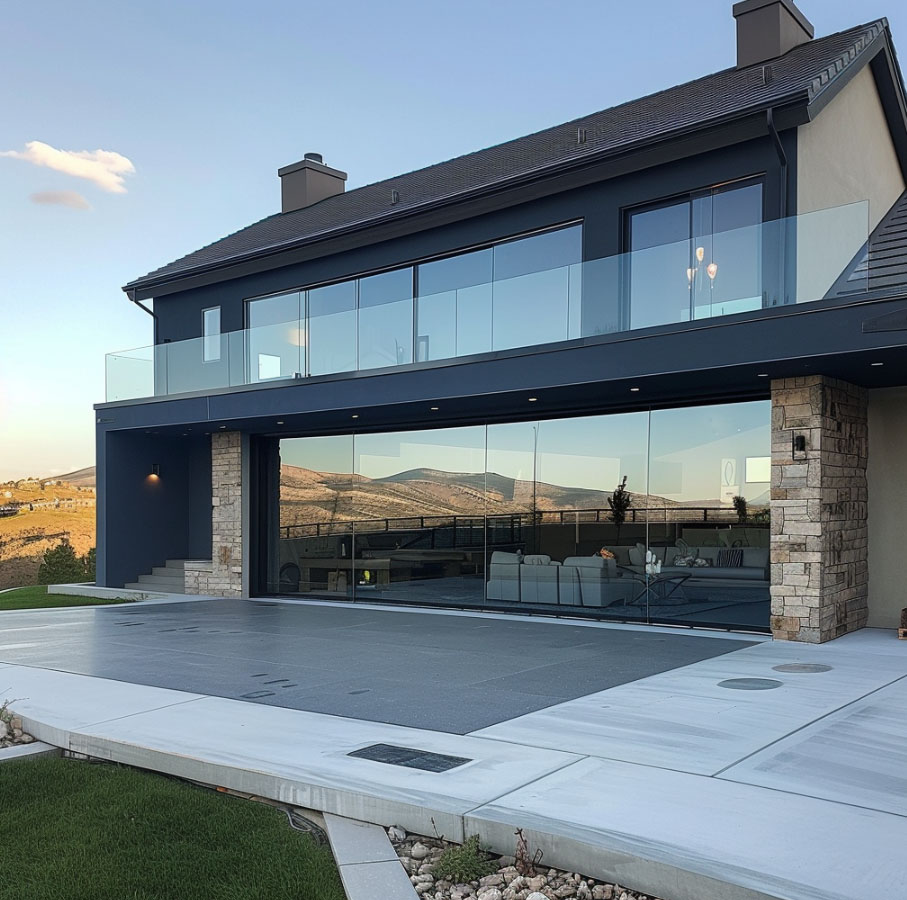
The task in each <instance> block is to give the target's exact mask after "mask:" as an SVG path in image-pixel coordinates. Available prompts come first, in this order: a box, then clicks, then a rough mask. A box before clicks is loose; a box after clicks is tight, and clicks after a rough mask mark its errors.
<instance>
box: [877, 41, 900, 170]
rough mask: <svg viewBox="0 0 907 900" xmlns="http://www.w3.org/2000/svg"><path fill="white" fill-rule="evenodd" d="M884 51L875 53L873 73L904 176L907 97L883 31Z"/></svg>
mask: <svg viewBox="0 0 907 900" xmlns="http://www.w3.org/2000/svg"><path fill="white" fill-rule="evenodd" d="M885 50H886V52H885V53H878V54H876V55H875V56H874V57H873V59H872V62H871V65H872V74H873V75H874V76H875V80H876V89H877V90H878V92H879V99H880V100H881V101H882V109H884V110H885V116H886V118H887V119H888V127H889V130H890V132H891V139H892V141H893V142H894V147H895V152H896V153H897V155H898V159H899V160H900V163H901V170H902V171H903V172H904V173H905V176H907V98H905V91H904V77H903V75H902V73H901V67H900V66H899V65H898V59H897V54H896V53H895V51H894V46H893V44H892V43H891V36H890V34H889V32H888V29H886V30H885Z"/></svg>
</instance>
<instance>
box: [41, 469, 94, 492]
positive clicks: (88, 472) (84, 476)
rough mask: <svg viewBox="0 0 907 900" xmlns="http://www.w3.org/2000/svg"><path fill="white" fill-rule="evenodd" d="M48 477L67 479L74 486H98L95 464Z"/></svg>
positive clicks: (59, 479) (55, 479)
mask: <svg viewBox="0 0 907 900" xmlns="http://www.w3.org/2000/svg"><path fill="white" fill-rule="evenodd" d="M48 477H49V478H52V479H53V480H54V481H66V482H68V483H69V484H71V485H73V486H74V487H81V488H93V487H97V478H96V477H95V469H94V466H88V467H87V468H85V469H76V471H75V472H68V473H67V474H66V475H51V476H48Z"/></svg>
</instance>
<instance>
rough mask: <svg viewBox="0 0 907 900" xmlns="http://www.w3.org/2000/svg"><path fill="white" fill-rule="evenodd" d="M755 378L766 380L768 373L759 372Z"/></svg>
mask: <svg viewBox="0 0 907 900" xmlns="http://www.w3.org/2000/svg"><path fill="white" fill-rule="evenodd" d="M756 377H757V378H768V372H760V373H759V374H758V375H757V376H756Z"/></svg>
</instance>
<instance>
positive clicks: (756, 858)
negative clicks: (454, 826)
mask: <svg viewBox="0 0 907 900" xmlns="http://www.w3.org/2000/svg"><path fill="white" fill-rule="evenodd" d="M516 826H519V827H522V828H523V829H524V831H525V834H526V837H527V839H528V840H529V842H530V846H537V845H541V846H543V847H545V848H546V858H548V857H549V851H550V855H552V856H556V857H557V858H558V859H559V860H560V861H561V862H562V863H566V864H567V867H568V868H569V869H570V870H571V871H579V872H588V871H590V868H591V867H598V868H602V867H604V868H606V869H609V870H610V871H612V872H614V873H615V874H616V877H617V880H618V881H619V882H620V883H621V884H622V885H625V886H627V887H630V888H637V889H638V890H641V891H645V892H646V893H649V894H654V895H655V896H658V897H666V898H670V900H704V898H715V900H769V898H771V900H778V898H783V900H818V898H821V900H854V898H860V900H870V898H876V897H878V898H885V900H904V898H905V897H907V881H905V879H904V875H903V865H902V860H901V857H902V851H901V849H900V848H902V847H903V845H904V842H905V841H907V818H904V817H902V816H894V815H890V814H888V813H884V812H878V811H875V810H865V809H858V808H855V807H852V806H846V805H844V804H840V803H829V802H827V801H824V800H815V799H812V798H809V797H803V796H800V795H798V794H789V793H783V792H780V791H770V790H765V789H764V788H759V787H754V786H752V785H743V784H735V783H733V782H729V781H722V780H721V779H718V778H709V777H704V776H700V775H688V774H684V773H679V772H671V771H667V770H665V769H657V768H653V767H651V766H639V765H634V764H632V763H624V762H614V761H612V760H602V759H585V760H581V761H579V762H576V763H574V764H573V765H571V766H567V767H565V768H563V769H560V770H559V771H557V772H554V773H552V774H551V775H549V776H547V777H546V778H544V779H541V780H540V781H537V782H534V783H533V784H527V785H526V786H525V787H523V788H519V789H518V790H516V791H514V792H513V793H512V794H509V795H506V796H502V797H500V798H498V799H497V800H495V801H494V802H492V803H489V804H487V805H486V806H483V807H480V808H479V809H476V810H474V811H473V812H472V813H470V814H469V815H468V816H467V817H466V822H465V828H464V830H465V831H466V833H467V834H479V835H480V836H481V838H482V839H483V840H484V841H486V842H488V843H491V844H492V845H495V846H499V845H500V844H501V842H504V841H512V840H513V832H514V829H515V827H516Z"/></svg>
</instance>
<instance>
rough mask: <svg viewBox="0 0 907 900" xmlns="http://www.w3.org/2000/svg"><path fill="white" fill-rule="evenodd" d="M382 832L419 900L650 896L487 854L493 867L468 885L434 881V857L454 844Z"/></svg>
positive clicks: (643, 899) (395, 830) (641, 899)
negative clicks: (390, 842)
mask: <svg viewBox="0 0 907 900" xmlns="http://www.w3.org/2000/svg"><path fill="white" fill-rule="evenodd" d="M387 834H388V837H390V839H391V841H392V842H393V844H394V849H395V850H396V851H397V855H398V857H399V858H400V862H401V863H402V864H403V867H404V868H405V870H406V872H407V874H408V875H409V876H410V881H411V882H412V884H413V887H414V889H415V891H416V894H417V895H418V896H419V898H420V900H656V898H654V897H649V896H647V895H645V894H639V893H635V892H632V891H628V890H626V889H625V888H622V887H620V886H619V885H616V884H603V883H600V882H598V881H597V880H595V879H593V878H586V877H584V876H583V875H582V874H581V873H579V872H564V871H561V870H560V869H554V868H548V869H545V870H542V871H540V867H536V868H534V869H533V868H530V869H529V870H528V871H526V870H525V869H524V872H525V874H522V873H521V872H520V871H519V870H518V869H517V867H516V865H515V859H514V857H512V856H502V857H497V858H495V857H492V860H493V861H494V862H495V863H496V864H497V866H498V869H497V871H496V872H494V871H493V872H492V873H491V874H489V875H485V876H483V877H482V878H479V879H477V880H476V881H473V882H470V883H469V884H464V883H460V884H451V882H449V881H444V880H437V881H436V880H435V878H434V875H433V874H432V872H433V869H434V867H435V865H436V864H437V862H438V859H439V858H440V857H441V854H442V853H443V852H444V851H445V850H446V849H447V848H448V847H453V846H456V845H455V844H453V843H451V842H450V841H445V840H444V839H443V838H440V837H426V836H424V835H422V836H420V835H414V834H409V835H408V834H407V833H406V832H405V831H404V830H403V829H402V828H399V827H398V826H391V827H390V828H388V829H387Z"/></svg>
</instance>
